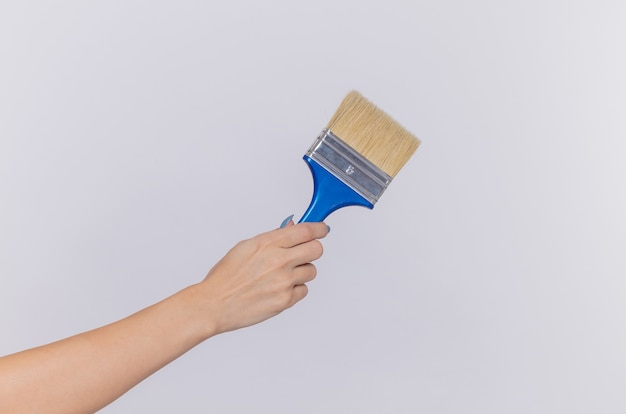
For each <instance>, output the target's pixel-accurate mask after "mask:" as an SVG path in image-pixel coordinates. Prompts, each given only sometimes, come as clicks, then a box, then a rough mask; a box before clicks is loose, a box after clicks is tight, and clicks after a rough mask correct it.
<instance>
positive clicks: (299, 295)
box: [289, 285, 309, 307]
mask: <svg viewBox="0 0 626 414" xmlns="http://www.w3.org/2000/svg"><path fill="white" fill-rule="evenodd" d="M308 293H309V288H308V287H307V286H306V285H297V286H294V288H293V294H292V296H291V304H290V305H289V307H291V306H293V305H295V304H296V303H298V302H300V301H301V300H302V299H304V298H305V296H306V295H307V294H308Z"/></svg>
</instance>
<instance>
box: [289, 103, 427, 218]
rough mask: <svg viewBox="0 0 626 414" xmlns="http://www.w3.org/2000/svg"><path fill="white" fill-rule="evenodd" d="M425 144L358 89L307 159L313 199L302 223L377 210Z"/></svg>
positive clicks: (343, 106)
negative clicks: (350, 210) (349, 210)
mask: <svg viewBox="0 0 626 414" xmlns="http://www.w3.org/2000/svg"><path fill="white" fill-rule="evenodd" d="M419 144H420V141H419V140H418V139H417V138H416V137H415V136H414V135H413V134H411V133H410V132H408V131H407V130H406V129H404V128H403V127H402V126H401V125H400V124H399V123H397V122H396V121H394V120H393V119H392V118H391V117H390V116H389V115H387V114H386V113H385V112H383V111H382V110H380V109H379V108H377V107H376V106H375V105H374V104H372V103H371V102H369V101H368V100H367V99H365V98H364V97H363V96H362V95H361V94H360V93H358V92H356V91H352V92H350V93H349V94H348V95H347V96H346V97H345V98H344V100H343V101H342V102H341V104H340V105H339V107H338V108H337V111H336V112H335V114H334V115H333V117H332V118H331V119H330V122H329V123H328V125H327V126H326V128H324V129H323V130H322V132H321V133H320V135H319V136H318V137H317V138H316V139H315V142H313V145H311V147H310V148H309V150H308V151H307V152H306V154H305V155H304V161H306V163H307V164H308V166H309V168H310V170H311V174H312V175H313V186H314V189H313V199H312V200H311V204H310V205H309V207H308V209H307V210H306V212H305V213H304V215H303V216H302V218H301V219H300V222H306V221H308V222H316V221H324V219H325V218H326V217H328V215H329V214H330V213H332V212H333V211H335V210H337V209H339V208H342V207H347V206H363V207H367V208H370V209H372V208H374V204H376V202H377V201H378V200H379V199H380V197H381V195H382V194H383V192H384V191H385V190H386V189H387V187H388V186H389V184H390V183H391V180H392V179H393V177H395V176H396V174H397V173H398V172H399V171H400V169H402V167H403V166H404V164H406V162H407V161H408V160H409V158H411V156H412V155H413V153H414V152H415V150H416V149H417V147H418V146H419Z"/></svg>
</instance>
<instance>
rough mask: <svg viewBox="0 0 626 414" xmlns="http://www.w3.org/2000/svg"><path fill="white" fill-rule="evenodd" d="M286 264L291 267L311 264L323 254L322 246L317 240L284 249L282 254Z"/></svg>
mask: <svg viewBox="0 0 626 414" xmlns="http://www.w3.org/2000/svg"><path fill="white" fill-rule="evenodd" d="M282 254H284V255H285V256H284V257H285V260H286V263H287V264H288V265H291V266H293V267H296V266H301V265H303V264H306V263H309V262H313V261H315V260H317V259H319V258H320V257H322V255H323V254H324V246H322V243H321V242H320V241H319V240H316V239H314V240H311V241H308V242H306V243H302V244H299V245H297V246H294V247H291V248H289V249H284V250H283V253H282Z"/></svg>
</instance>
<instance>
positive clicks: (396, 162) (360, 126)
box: [327, 91, 420, 177]
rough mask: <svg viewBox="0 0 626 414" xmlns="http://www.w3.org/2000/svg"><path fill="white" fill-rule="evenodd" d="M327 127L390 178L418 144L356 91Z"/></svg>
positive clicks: (340, 107) (350, 94)
mask: <svg viewBox="0 0 626 414" xmlns="http://www.w3.org/2000/svg"><path fill="white" fill-rule="evenodd" d="M327 128H328V129H329V130H330V131H331V132H332V133H333V134H335V135H336V136H338V137H339V138H341V139H342V140H343V141H345V142H346V143H347V144H348V145H350V146H351V147H352V148H354V150H356V151H357V152H358V153H359V154H361V155H362V156H363V157H365V158H367V159H368V160H369V161H370V162H371V163H373V164H374V165H376V166H377V167H378V168H380V169H381V170H383V171H384V172H385V173H387V174H388V175H389V176H391V177H395V175H396V174H397V173H398V171H400V170H401V169H402V167H403V166H404V164H406V162H407V161H408V160H409V158H411V156H412V155H413V153H414V152H415V150H416V149H417V147H418V146H419V145H420V141H419V139H417V137H415V136H414V135H413V134H411V133H410V132H409V131H407V130H406V129H404V128H403V127H402V126H401V125H400V124H399V123H397V122H396V121H394V120H393V119H392V118H391V117H390V116H389V115H387V114H386V113H385V112H383V111H382V110H380V109H379V108H377V107H376V106H375V105H374V104H372V103H371V102H369V101H368V100H367V99H365V98H364V97H363V96H362V95H361V94H360V93H358V92H357V91H352V92H350V93H349V94H348V95H347V96H346V97H345V98H344V100H343V102H341V104H340V105H339V108H337V111H336V112H335V114H334V115H333V117H332V118H331V119H330V121H329V122H328V126H327Z"/></svg>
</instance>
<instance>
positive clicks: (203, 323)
mask: <svg viewBox="0 0 626 414" xmlns="http://www.w3.org/2000/svg"><path fill="white" fill-rule="evenodd" d="M172 299H175V300H176V301H178V302H179V303H180V309H183V312H182V314H181V319H182V320H181V325H182V326H184V327H185V329H186V330H187V334H188V336H189V338H190V339H191V340H192V341H194V342H195V344H199V343H200V342H203V341H205V340H207V339H209V338H210V337H212V336H215V335H217V334H218V333H219V332H218V329H217V324H216V322H215V321H214V319H213V318H212V315H211V313H210V312H209V311H208V310H207V306H206V296H205V295H203V292H202V286H201V285H200V284H194V285H191V286H189V287H187V288H185V289H183V290H181V291H180V292H178V293H176V294H175V295H174V296H173V297H172Z"/></svg>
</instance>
